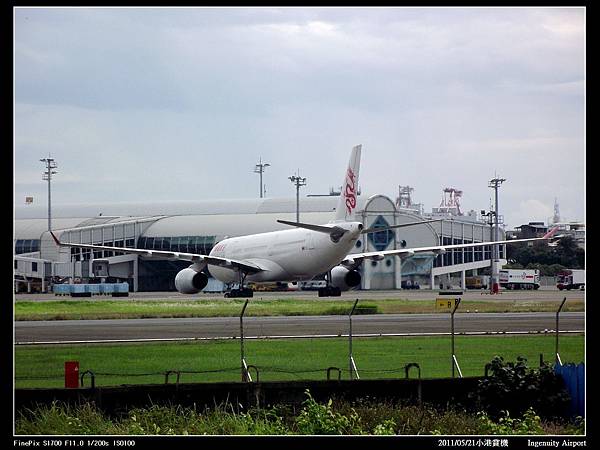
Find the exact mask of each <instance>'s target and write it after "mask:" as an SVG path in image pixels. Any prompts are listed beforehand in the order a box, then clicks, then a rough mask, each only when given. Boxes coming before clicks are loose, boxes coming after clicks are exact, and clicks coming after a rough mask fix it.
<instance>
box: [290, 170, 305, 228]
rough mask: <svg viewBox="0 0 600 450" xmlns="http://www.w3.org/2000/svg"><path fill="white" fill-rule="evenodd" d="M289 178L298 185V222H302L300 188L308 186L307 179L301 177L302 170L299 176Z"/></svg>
mask: <svg viewBox="0 0 600 450" xmlns="http://www.w3.org/2000/svg"><path fill="white" fill-rule="evenodd" d="M288 178H289V180H290V181H291V182H292V183H294V184H295V185H296V222H300V187H301V186H306V178H301V177H300V169H298V175H292V176H291V177H288Z"/></svg>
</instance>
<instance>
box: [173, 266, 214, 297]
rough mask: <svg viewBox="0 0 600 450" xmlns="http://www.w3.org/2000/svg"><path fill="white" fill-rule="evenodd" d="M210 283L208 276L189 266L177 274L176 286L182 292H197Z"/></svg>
mask: <svg viewBox="0 0 600 450" xmlns="http://www.w3.org/2000/svg"><path fill="white" fill-rule="evenodd" d="M207 284H208V276H207V275H206V274H205V273H203V272H196V271H195V270H194V269H192V268H190V267H188V268H186V269H183V270H181V271H179V273H178V274H177V275H176V276H175V288H176V289H177V290H178V291H179V292H181V293H182V294H197V293H198V292H200V291H201V290H202V289H204V288H205V287H206V285H207Z"/></svg>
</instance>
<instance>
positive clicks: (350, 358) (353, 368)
mask: <svg viewBox="0 0 600 450" xmlns="http://www.w3.org/2000/svg"><path fill="white" fill-rule="evenodd" d="M357 304H358V299H356V301H355V302H354V306H352V310H351V311H350V314H349V315H348V320H349V322H350V329H349V332H348V345H349V355H348V364H349V366H350V379H351V380H352V379H354V375H356V379H357V380H360V376H358V370H357V369H356V364H355V363H354V357H353V356H352V314H354V310H355V309H356V305H357Z"/></svg>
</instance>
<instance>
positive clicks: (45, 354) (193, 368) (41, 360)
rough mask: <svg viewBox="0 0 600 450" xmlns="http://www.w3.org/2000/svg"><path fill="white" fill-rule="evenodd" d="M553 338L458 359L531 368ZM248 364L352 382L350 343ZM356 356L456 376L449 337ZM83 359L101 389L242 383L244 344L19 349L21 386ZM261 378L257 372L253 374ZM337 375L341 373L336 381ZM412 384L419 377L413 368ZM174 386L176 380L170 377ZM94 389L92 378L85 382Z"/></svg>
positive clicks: (503, 343) (386, 345)
mask: <svg viewBox="0 0 600 450" xmlns="http://www.w3.org/2000/svg"><path fill="white" fill-rule="evenodd" d="M554 344H555V341H554V335H550V334H549V335H541V336H529V335H527V336H523V335H521V336H482V337H479V336H477V337H475V336H457V337H456V355H457V358H458V361H459V364H460V367H461V369H462V372H463V375H464V376H480V375H483V372H484V366H485V364H486V363H488V362H490V361H491V359H492V358H493V357H494V356H495V355H500V356H503V357H504V359H505V360H507V361H514V360H515V359H516V357H517V356H524V357H526V358H527V359H528V361H529V365H530V367H535V366H537V365H538V363H539V355H540V353H541V354H543V357H544V360H545V361H553V359H554V357H553V353H554ZM560 354H561V358H562V361H563V363H566V362H576V363H578V362H581V361H583V360H584V336H582V335H565V336H561V337H560ZM245 355H246V361H247V363H248V364H250V365H254V366H257V367H258V369H259V371H260V373H259V376H260V381H274V380H301V379H317V380H318V379H321V380H323V379H325V378H326V369H327V368H328V367H332V366H333V367H339V368H340V369H342V379H348V377H349V373H348V339H338V338H331V339H281V340H268V341H267V340H246V341H245ZM353 356H354V359H355V361H356V365H357V367H358V371H359V374H360V377H361V379H369V378H371V379H373V378H398V377H400V378H403V377H404V370H403V367H404V366H405V365H406V364H408V363H411V362H416V363H418V364H419V365H420V367H421V376H422V377H423V378H439V377H448V376H450V375H451V365H450V337H447V336H443V337H403V338H397V337H385V338H361V339H358V338H355V339H354V341H353ZM70 360H77V361H79V363H80V371H81V373H83V371H85V370H92V371H93V372H94V373H95V374H96V385H97V386H111V385H119V384H142V383H163V382H164V381H165V376H164V372H165V371H167V370H179V371H188V372H203V373H182V374H181V379H180V382H182V383H187V382H216V381H240V380H241V375H240V341H239V340H235V341H234V340H227V341H202V342H195V343H157V344H135V345H87V346H66V345H65V346H62V345H61V346H43V347H40V346H16V347H15V378H16V381H15V385H16V387H18V388H21V387H63V386H64V362H65V361H70ZM251 374H252V376H253V377H254V371H252V372H251ZM334 375H335V374H334ZM410 376H411V377H416V371H415V370H414V369H412V371H411V374H410ZM170 381H171V382H174V381H175V376H174V375H172V376H171V378H170ZM85 385H87V386H89V379H86V380H85Z"/></svg>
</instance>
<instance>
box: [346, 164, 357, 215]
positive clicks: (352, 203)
mask: <svg viewBox="0 0 600 450" xmlns="http://www.w3.org/2000/svg"><path fill="white" fill-rule="evenodd" d="M355 192H356V185H355V182H354V172H353V171H352V169H351V168H348V173H347V174H346V190H345V191H344V195H345V197H346V210H347V211H348V214H352V210H353V209H354V208H356V194H355Z"/></svg>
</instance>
